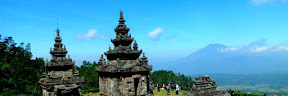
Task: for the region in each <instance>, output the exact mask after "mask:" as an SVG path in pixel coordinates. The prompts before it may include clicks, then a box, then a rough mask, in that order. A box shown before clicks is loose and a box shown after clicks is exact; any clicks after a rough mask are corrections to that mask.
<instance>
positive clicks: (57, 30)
mask: <svg viewBox="0 0 288 96" xmlns="http://www.w3.org/2000/svg"><path fill="white" fill-rule="evenodd" d="M58 20H59V19H58V18H57V29H56V32H57V36H60V35H59V29H58Z"/></svg>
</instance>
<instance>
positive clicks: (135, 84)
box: [134, 78, 139, 96]
mask: <svg viewBox="0 0 288 96" xmlns="http://www.w3.org/2000/svg"><path fill="white" fill-rule="evenodd" d="M138 84H139V78H134V92H135V96H137V92H138V90H137V88H138Z"/></svg>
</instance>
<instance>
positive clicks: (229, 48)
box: [220, 47, 242, 52]
mask: <svg viewBox="0 0 288 96" xmlns="http://www.w3.org/2000/svg"><path fill="white" fill-rule="evenodd" d="M241 48H242V47H228V48H225V49H220V51H221V52H228V51H238V50H240V49H241Z"/></svg>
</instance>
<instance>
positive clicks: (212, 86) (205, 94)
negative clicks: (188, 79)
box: [182, 75, 230, 96]
mask: <svg viewBox="0 0 288 96" xmlns="http://www.w3.org/2000/svg"><path fill="white" fill-rule="evenodd" d="M195 80H196V81H195V82H194V84H193V86H192V89H191V91H189V92H185V93H183V94H182V96H230V95H229V94H228V93H227V92H226V91H225V90H223V89H221V88H218V87H217V86H216V82H215V80H213V79H210V77H209V76H208V75H204V76H202V77H200V76H196V77H195Z"/></svg>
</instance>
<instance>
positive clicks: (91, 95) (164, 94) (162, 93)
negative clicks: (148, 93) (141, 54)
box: [83, 88, 185, 96]
mask: <svg viewBox="0 0 288 96" xmlns="http://www.w3.org/2000/svg"><path fill="white" fill-rule="evenodd" d="M153 92H154V94H155V95H154V96H167V91H166V90H164V89H161V90H160V93H158V91H157V88H155V89H154V90H153ZM170 92H171V94H170V95H169V96H182V94H183V93H184V92H185V91H181V92H179V95H175V93H176V91H175V90H174V91H170ZM83 96H99V93H98V92H97V93H87V94H84V95H83Z"/></svg>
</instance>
